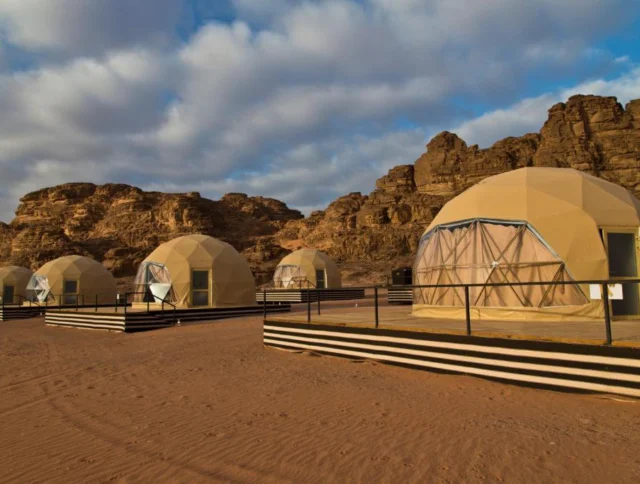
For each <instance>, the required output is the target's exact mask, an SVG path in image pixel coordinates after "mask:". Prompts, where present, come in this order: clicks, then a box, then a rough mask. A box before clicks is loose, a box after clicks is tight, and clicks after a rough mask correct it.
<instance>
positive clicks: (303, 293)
mask: <svg viewBox="0 0 640 484" xmlns="http://www.w3.org/2000/svg"><path fill="white" fill-rule="evenodd" d="M264 296H265V295H264V292H263V291H256V302H257V303H258V304H262V302H263V300H264ZM266 296H267V303H278V302H286V303H290V304H296V303H306V302H308V301H309V300H311V301H312V302H313V301H317V300H318V297H319V298H320V301H348V300H351V299H364V289H358V288H353V289H352V288H342V289H267V294H266Z"/></svg>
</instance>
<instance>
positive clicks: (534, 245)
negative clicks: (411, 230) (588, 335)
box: [413, 219, 588, 307]
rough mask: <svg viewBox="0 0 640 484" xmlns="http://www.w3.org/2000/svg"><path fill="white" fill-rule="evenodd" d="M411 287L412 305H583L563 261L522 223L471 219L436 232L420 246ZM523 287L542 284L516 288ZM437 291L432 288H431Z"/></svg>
mask: <svg viewBox="0 0 640 484" xmlns="http://www.w3.org/2000/svg"><path fill="white" fill-rule="evenodd" d="M413 273H414V284H415V285H428V286H434V287H428V288H419V289H415V290H414V302H415V304H426V305H442V306H464V304H465V294H464V288H463V287H447V286H449V285H455V284H480V285H482V284H500V285H499V286H491V287H489V286H477V287H469V303H470V305H471V306H480V307H548V306H562V305H580V304H586V303H587V302H588V300H587V298H586V296H585V295H584V294H583V293H582V290H581V289H580V288H579V287H578V286H575V285H557V284H552V283H556V282H561V281H568V280H572V277H571V275H570V274H569V272H568V271H567V269H566V267H565V264H564V262H563V261H562V260H561V259H560V258H559V257H558V256H557V255H556V254H555V253H554V252H553V250H552V249H551V248H550V247H549V246H548V245H547V244H546V242H544V240H543V239H542V238H541V236H540V235H539V234H538V233H537V232H536V231H535V230H534V229H533V227H531V226H530V225H529V224H527V223H526V222H514V221H500V220H487V219H473V220H467V221H461V222H459V223H453V224H446V225H442V226H437V227H435V228H434V229H433V230H432V231H430V232H429V233H427V234H426V235H425V236H424V237H423V239H422V240H421V242H420V245H419V248H418V255H417V257H416V262H415V265H414V272H413ZM528 282H545V283H547V284H536V285H520V283H528ZM435 286H437V287H435Z"/></svg>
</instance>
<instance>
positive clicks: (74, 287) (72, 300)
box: [62, 280, 78, 304]
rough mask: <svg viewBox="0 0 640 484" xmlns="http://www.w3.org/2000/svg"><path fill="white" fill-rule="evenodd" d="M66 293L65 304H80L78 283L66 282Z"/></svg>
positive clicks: (64, 287)
mask: <svg viewBox="0 0 640 484" xmlns="http://www.w3.org/2000/svg"><path fill="white" fill-rule="evenodd" d="M62 292H63V293H64V298H63V304H77V302H78V281H73V280H65V281H64V282H63V285H62Z"/></svg>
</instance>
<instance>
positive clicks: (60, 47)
mask: <svg viewBox="0 0 640 484" xmlns="http://www.w3.org/2000/svg"><path fill="white" fill-rule="evenodd" d="M181 9H182V0H135V1H131V0H2V1H0V27H4V28H3V29H2V30H4V31H5V32H6V37H7V38H8V40H9V41H10V42H11V43H12V44H14V45H16V46H19V47H22V48H24V49H30V50H35V51H44V52H56V53H61V54H101V53H102V52H104V51H105V50H110V49H114V48H120V47H129V46H131V45H135V44H138V43H145V44H148V43H154V44H164V43H166V42H167V41H168V40H170V39H172V38H173V37H174V33H173V27H174V26H175V25H176V24H177V23H178V21H179V17H180V12H181Z"/></svg>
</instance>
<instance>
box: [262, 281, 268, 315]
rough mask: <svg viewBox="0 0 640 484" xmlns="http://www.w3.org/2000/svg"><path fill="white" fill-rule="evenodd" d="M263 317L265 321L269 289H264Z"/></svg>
mask: <svg viewBox="0 0 640 484" xmlns="http://www.w3.org/2000/svg"><path fill="white" fill-rule="evenodd" d="M262 315H263V318H264V319H267V288H266V287H263V288H262Z"/></svg>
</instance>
